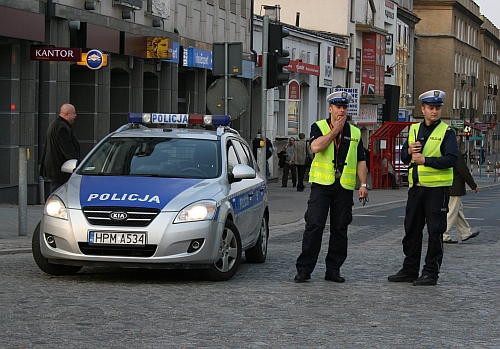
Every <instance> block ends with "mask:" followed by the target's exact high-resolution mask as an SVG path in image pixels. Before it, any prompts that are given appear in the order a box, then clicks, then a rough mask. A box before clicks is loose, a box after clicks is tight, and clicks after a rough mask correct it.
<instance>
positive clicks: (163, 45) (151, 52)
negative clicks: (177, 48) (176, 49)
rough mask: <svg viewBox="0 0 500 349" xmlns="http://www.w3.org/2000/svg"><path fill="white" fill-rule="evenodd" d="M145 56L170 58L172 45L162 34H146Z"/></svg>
mask: <svg viewBox="0 0 500 349" xmlns="http://www.w3.org/2000/svg"><path fill="white" fill-rule="evenodd" d="M146 58H159V59H172V47H169V40H168V38H166V37H162V36H148V38H147V43H146Z"/></svg>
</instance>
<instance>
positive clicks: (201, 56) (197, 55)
mask: <svg viewBox="0 0 500 349" xmlns="http://www.w3.org/2000/svg"><path fill="white" fill-rule="evenodd" d="M182 65H183V66H185V67H191V68H203V69H212V51H206V50H201V49H199V48H195V47H184V52H183V57H182Z"/></svg>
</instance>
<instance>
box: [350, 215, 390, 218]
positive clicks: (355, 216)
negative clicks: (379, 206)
mask: <svg viewBox="0 0 500 349" xmlns="http://www.w3.org/2000/svg"><path fill="white" fill-rule="evenodd" d="M353 216H355V217H376V218H387V216H377V215H374V214H355V215H353Z"/></svg>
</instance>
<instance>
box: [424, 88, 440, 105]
mask: <svg viewBox="0 0 500 349" xmlns="http://www.w3.org/2000/svg"><path fill="white" fill-rule="evenodd" d="M444 97H446V93H444V92H443V91H441V90H430V91H427V92H424V93H422V94H421V95H420V96H419V97H418V98H419V99H420V100H421V101H422V104H423V103H426V104H429V105H443V99H444Z"/></svg>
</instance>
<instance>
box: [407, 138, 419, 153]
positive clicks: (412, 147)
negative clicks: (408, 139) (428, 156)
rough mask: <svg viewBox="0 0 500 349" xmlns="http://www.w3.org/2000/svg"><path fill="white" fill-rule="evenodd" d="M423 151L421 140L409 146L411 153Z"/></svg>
mask: <svg viewBox="0 0 500 349" xmlns="http://www.w3.org/2000/svg"><path fill="white" fill-rule="evenodd" d="M420 152H422V144H421V143H420V142H419V141H416V142H413V143H412V144H411V145H410V147H409V148H408V153H409V154H415V153H420Z"/></svg>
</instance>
